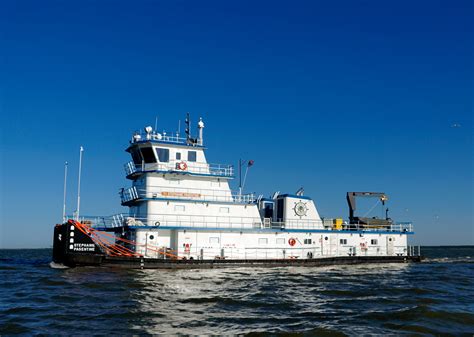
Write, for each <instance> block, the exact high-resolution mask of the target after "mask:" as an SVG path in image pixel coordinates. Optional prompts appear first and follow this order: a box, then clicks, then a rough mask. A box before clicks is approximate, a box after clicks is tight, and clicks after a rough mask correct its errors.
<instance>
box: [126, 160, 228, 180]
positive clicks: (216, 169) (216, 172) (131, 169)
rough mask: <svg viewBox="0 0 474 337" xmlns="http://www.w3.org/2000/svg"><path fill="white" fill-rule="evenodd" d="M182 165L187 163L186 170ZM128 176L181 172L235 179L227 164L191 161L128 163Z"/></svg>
mask: <svg viewBox="0 0 474 337" xmlns="http://www.w3.org/2000/svg"><path fill="white" fill-rule="evenodd" d="M181 163H186V167H185V169H182V168H180V164H181ZM124 168H125V173H126V174H127V176H129V175H131V174H133V173H136V172H147V171H160V172H179V173H191V174H193V173H194V174H205V175H211V176H219V177H234V166H233V165H227V164H225V165H224V164H207V163H195V162H189V161H181V160H172V161H170V162H168V163H152V164H145V163H142V164H140V165H137V164H135V163H133V162H128V163H126V164H125V165H124Z"/></svg>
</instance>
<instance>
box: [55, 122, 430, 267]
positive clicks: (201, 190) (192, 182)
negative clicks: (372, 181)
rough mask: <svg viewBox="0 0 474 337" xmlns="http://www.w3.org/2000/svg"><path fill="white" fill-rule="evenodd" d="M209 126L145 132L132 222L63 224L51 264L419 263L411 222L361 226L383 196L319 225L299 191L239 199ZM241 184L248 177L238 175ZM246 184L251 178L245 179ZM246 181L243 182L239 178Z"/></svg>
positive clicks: (127, 199) (127, 198)
mask: <svg viewBox="0 0 474 337" xmlns="http://www.w3.org/2000/svg"><path fill="white" fill-rule="evenodd" d="M204 127H205V125H204V121H203V119H202V118H200V119H199V121H198V122H197V137H193V136H192V133H191V120H190V117H189V114H188V115H187V118H186V137H185V138H182V137H180V135H179V133H176V134H167V133H165V132H162V133H160V132H157V131H156V130H154V129H153V128H152V127H150V126H147V127H145V128H144V130H143V131H142V132H136V133H135V134H133V136H132V137H131V140H130V144H129V146H128V148H127V149H126V151H127V152H128V153H129V155H130V161H129V162H127V163H126V164H125V175H126V178H127V179H128V181H129V183H128V186H125V187H123V188H121V190H120V197H121V203H122V205H123V206H126V207H128V208H129V211H128V213H127V214H118V215H114V216H110V217H103V216H100V217H92V218H80V217H77V218H74V219H70V220H68V221H67V222H65V223H64V224H62V225H56V227H55V233H54V253H53V260H54V262H56V263H63V264H65V265H67V266H81V265H117V266H123V267H128V268H204V267H207V268H209V267H223V266H232V265H233V266H238V265H259V266H281V265H292V264H295V265H307V266H317V265H325V264H330V263H331V264H338V263H369V262H378V263H380V262H408V261H420V260H421V257H420V254H419V250H418V252H415V249H414V247H409V246H408V245H407V236H408V235H411V234H413V228H412V224H411V223H395V222H393V221H392V220H391V219H389V218H388V210H387V213H386V214H387V215H386V218H385V219H378V218H366V217H356V216H355V215H354V211H355V198H356V197H374V198H378V200H379V201H380V202H381V204H382V206H383V207H385V202H386V201H387V200H388V197H387V196H386V195H385V194H384V193H373V192H349V193H348V194H347V200H348V204H349V208H350V214H349V219H348V220H347V221H345V220H343V219H342V218H334V219H327V218H324V219H323V218H321V216H320V214H319V212H318V209H317V207H316V204H315V202H314V201H313V199H312V198H310V197H308V196H306V195H304V190H303V189H302V188H301V189H299V190H298V191H297V192H296V193H294V194H280V193H279V192H277V193H274V194H273V195H272V196H271V197H268V198H264V197H263V196H256V195H254V194H244V193H243V192H242V185H240V186H239V187H240V188H239V190H238V191H232V190H231V188H230V182H231V180H233V179H234V178H235V175H236V171H237V172H241V168H242V166H246V170H248V168H249V167H250V166H252V165H253V161H247V162H243V163H242V162H239V167H238V170H235V168H234V166H233V165H228V164H215V163H210V162H209V161H208V160H207V157H206V151H207V149H206V148H205V147H204ZM240 178H241V176H240ZM244 180H245V179H244ZM240 181H241V179H240Z"/></svg>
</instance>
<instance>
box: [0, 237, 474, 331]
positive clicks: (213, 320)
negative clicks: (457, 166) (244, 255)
mask: <svg viewBox="0 0 474 337" xmlns="http://www.w3.org/2000/svg"><path fill="white" fill-rule="evenodd" d="M422 253H423V254H424V255H425V256H427V260H426V261H425V262H424V263H421V264H391V265H362V266H334V267H322V268H321V267H319V268H304V267H297V268H295V267H285V268H273V269H255V268H232V269H220V270H196V271H194V270H192V271H190V270H185V271H160V270H143V271H142V270H119V269H107V268H77V269H62V270H60V269H52V268H50V266H49V263H50V256H51V250H48V249H45V250H0V335H12V334H24V335H32V334H53V335H71V334H75V335H78V334H79V335H90V334H107V335H111V334H114V335H132V334H135V335H137V334H140V335H148V334H158V333H164V334H247V333H253V334H259V333H270V334H280V333H300V334H306V335H315V334H318V335H361V334H395V335H400V334H417V335H449V334H451V335H462V334H465V335H471V336H472V335H473V333H474V247H472V246H471V247H425V248H422Z"/></svg>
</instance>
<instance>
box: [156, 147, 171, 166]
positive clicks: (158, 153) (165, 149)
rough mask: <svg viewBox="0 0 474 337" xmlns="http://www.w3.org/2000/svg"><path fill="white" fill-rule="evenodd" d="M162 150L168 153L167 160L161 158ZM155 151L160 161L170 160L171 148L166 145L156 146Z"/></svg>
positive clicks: (166, 161)
mask: <svg viewBox="0 0 474 337" xmlns="http://www.w3.org/2000/svg"><path fill="white" fill-rule="evenodd" d="M161 151H165V153H166V156H165V157H166V160H161V156H160V152H161ZM155 152H156V157H157V158H158V161H159V162H160V163H169V162H170V149H167V148H165V147H156V148H155Z"/></svg>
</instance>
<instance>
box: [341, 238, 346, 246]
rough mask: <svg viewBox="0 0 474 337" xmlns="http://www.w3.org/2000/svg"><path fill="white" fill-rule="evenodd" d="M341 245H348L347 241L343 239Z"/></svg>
mask: <svg viewBox="0 0 474 337" xmlns="http://www.w3.org/2000/svg"><path fill="white" fill-rule="evenodd" d="M339 243H340V244H341V245H347V239H341V240H339Z"/></svg>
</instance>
